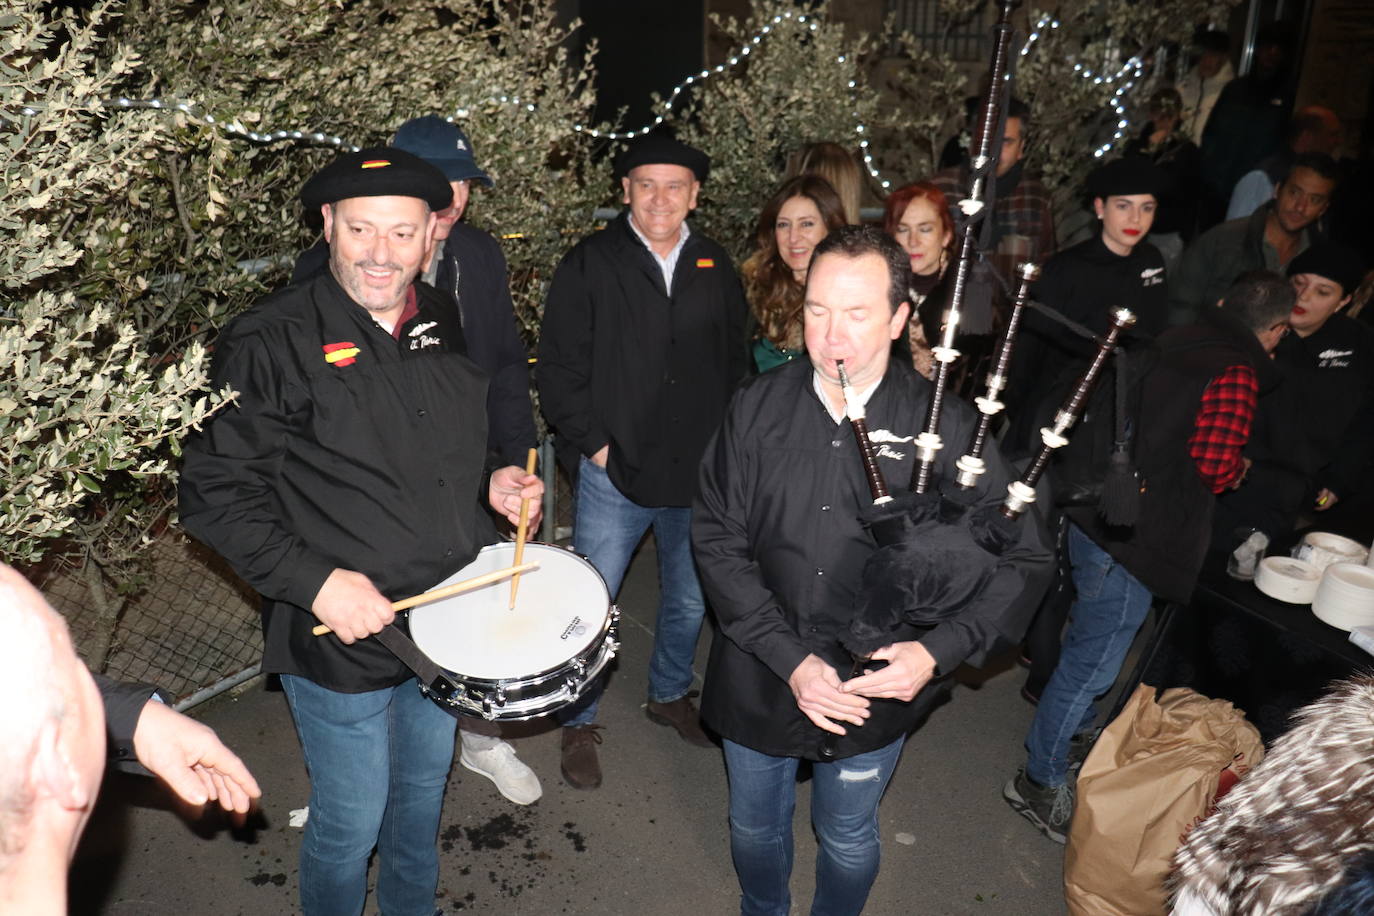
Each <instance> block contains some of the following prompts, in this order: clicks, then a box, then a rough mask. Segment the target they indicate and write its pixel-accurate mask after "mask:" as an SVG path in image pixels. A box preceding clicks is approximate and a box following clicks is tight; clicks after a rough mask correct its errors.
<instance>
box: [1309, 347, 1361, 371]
mask: <svg viewBox="0 0 1374 916" xmlns="http://www.w3.org/2000/svg"><path fill="white" fill-rule="evenodd" d="M1354 355H1355V351H1354V350H1323V351H1321V352H1320V353H1318V354H1317V359H1319V360H1321V362H1319V363H1317V368H1318V369H1348V368H1349V367H1350V360H1349V359H1347V357H1350V356H1354Z"/></svg>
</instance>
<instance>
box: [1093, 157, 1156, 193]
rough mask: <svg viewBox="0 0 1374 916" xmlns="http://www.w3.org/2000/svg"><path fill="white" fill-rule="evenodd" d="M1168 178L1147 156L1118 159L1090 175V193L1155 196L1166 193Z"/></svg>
mask: <svg viewBox="0 0 1374 916" xmlns="http://www.w3.org/2000/svg"><path fill="white" fill-rule="evenodd" d="M1166 181H1167V179H1166V178H1165V175H1164V173H1163V172H1162V171H1160V170H1159V167H1158V166H1156V165H1155V164H1154V163H1153V162H1151V161H1150V160H1149V159H1146V158H1145V157H1144V156H1127V157H1125V158H1124V159H1115V160H1113V161H1111V162H1108V163H1107V164H1106V165H1104V166H1102V167H1101V168H1099V169H1098V170H1097V171H1095V172H1093V173H1092V174H1091V175H1089V176H1088V192H1089V193H1090V194H1092V196H1093V197H1102V198H1106V197H1116V196H1121V195H1126V194H1153V195H1154V196H1155V197H1156V198H1158V197H1159V195H1160V193H1161V192H1162V191H1163V190H1164V186H1165V184H1166Z"/></svg>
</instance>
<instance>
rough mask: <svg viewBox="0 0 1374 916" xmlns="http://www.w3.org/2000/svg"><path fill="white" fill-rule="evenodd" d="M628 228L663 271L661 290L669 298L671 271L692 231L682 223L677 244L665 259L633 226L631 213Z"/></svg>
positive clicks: (671, 289) (671, 279)
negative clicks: (665, 292) (663, 290)
mask: <svg viewBox="0 0 1374 916" xmlns="http://www.w3.org/2000/svg"><path fill="white" fill-rule="evenodd" d="M630 228H631V229H633V230H634V233H635V235H637V236H639V240H640V241H641V242H643V243H644V247H645V248H647V249H649V254H651V255H653V256H654V260H655V261H657V262H658V269H659V270H661V271H663V288H664V289H665V290H667V292H668V295H670V296H671V295H672V294H673V271H675V270H677V259H678V258H679V257H680V256H681V255H682V249H683V247H684V246H685V245H686V244H687V237H688V236H689V235H691V234H692V230H691V229H689V228H688V226H687V221H686V220H683V221H682V228H681V229H679V230H678V235H677V244H676V245H674V246H673V250H672V251H670V252H668V256H667V257H659V254H658V252H657V251H654V246H653V245H651V244H650V243H649V240H648V239H647V238H645V237H644V233H642V232H640V231H639V227H638V226H636V225H635V218H634V214H633V213H632V214H630Z"/></svg>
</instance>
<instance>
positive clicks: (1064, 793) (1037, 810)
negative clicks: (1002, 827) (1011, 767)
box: [1002, 768, 1074, 845]
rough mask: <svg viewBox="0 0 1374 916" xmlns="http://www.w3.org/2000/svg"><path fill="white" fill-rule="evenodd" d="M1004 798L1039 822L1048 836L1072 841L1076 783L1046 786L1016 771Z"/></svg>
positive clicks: (1004, 789)
mask: <svg viewBox="0 0 1374 916" xmlns="http://www.w3.org/2000/svg"><path fill="white" fill-rule="evenodd" d="M1002 797H1003V798H1005V799H1006V800H1007V804H1009V805H1011V807H1012V810H1014V811H1015V812H1016V813H1017V814H1019V815H1021V816H1022V817H1024V818H1025V819H1026V820H1028V821H1030V822H1031V823H1032V824H1034V825H1035V828H1036V829H1037V830H1039V831H1040V832H1041V833H1043V834H1044V835H1045V836H1047V837H1049V838H1050V839H1052V840H1054V841H1055V842H1056V843H1059V844H1060V845H1063V844H1064V843H1065V842H1067V841H1068V831H1069V821H1070V819H1072V818H1073V801H1074V798H1073V786H1071V785H1068V784H1067V783H1066V784H1065V785H1062V786H1054V787H1050V786H1042V785H1039V784H1037V783H1036V782H1034V781H1033V780H1032V779H1031V778H1030V777H1029V776H1027V775H1026V771H1025V769H1024V768H1022V769H1020V770H1017V771H1016V776H1014V777H1013V778H1012V779H1011V781H1010V782H1008V783H1007V784H1006V786H1005V787H1004V788H1003V789H1002Z"/></svg>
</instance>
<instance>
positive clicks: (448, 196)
mask: <svg viewBox="0 0 1374 916" xmlns="http://www.w3.org/2000/svg"><path fill="white" fill-rule="evenodd" d="M391 196H395V197H418V198H420V199H421V200H423V201H424V202H425V203H427V204H429V208H430V209H431V210H442V209H444V208H445V207H447V206H448V205H449V204H451V203H453V188H451V187H449V183H448V179H447V178H445V177H444V173H443V172H441V171H439V170H438V169H436V168H435V167H434V166H432V165H430V164H429V163H428V162H425V161H424V160H423V159H421V158H420V157H419V156H413V155H411V154H410V153H407V152H406V151H405V150H399V149H395V148H394V147H390V146H372V147H368V148H367V149H364V150H359V151H358V152H356V153H345V154H344V155H342V156H340V157H339V158H338V159H335V160H334V161H333V162H331V163H329V165H326V166H325V167H324V168H322V169H320V170H319V171H318V172H316V173H315V174H314V176H313V177H311V179H310V180H309V181H307V182H306V183H305V186H304V187H302V188H301V203H302V204H304V205H305V209H306V210H307V211H311V210H318V209H319V208H320V205H321V204H332V203H336V202H338V201H341V200H347V199H348V198H350V197H391Z"/></svg>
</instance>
